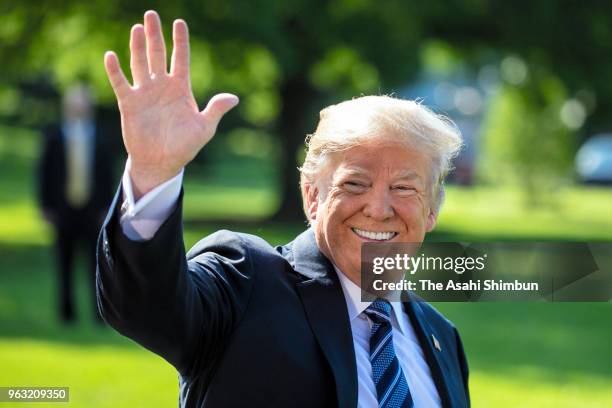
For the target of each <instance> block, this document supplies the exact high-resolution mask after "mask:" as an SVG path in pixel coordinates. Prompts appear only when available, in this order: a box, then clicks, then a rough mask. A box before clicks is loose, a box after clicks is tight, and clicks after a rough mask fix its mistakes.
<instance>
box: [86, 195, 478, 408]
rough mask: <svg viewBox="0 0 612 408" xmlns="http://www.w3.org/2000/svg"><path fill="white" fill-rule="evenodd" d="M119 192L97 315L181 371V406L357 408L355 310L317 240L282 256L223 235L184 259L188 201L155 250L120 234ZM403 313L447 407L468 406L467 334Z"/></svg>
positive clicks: (304, 240)
mask: <svg viewBox="0 0 612 408" xmlns="http://www.w3.org/2000/svg"><path fill="white" fill-rule="evenodd" d="M119 194H120V192H119V193H118V194H117V196H116V197H115V203H114V205H113V207H112V208H111V211H110V213H109V215H108V217H107V219H106V221H105V224H104V227H103V229H102V232H101V235H100V240H99V243H98V251H99V252H98V262H99V269H98V275H97V289H98V306H99V308H100V311H101V312H102V315H103V316H104V318H105V320H106V321H107V322H108V323H109V324H110V325H111V326H113V327H114V328H115V329H117V330H118V331H119V332H120V333H122V334H123V335H125V336H128V337H130V338H131V339H133V340H135V341H136V342H138V343H140V344H141V345H143V346H144V347H146V348H148V349H149V350H151V351H153V352H155V353H157V354H159V355H160V356H162V357H163V358H164V359H166V360H167V361H168V362H170V363H171V364H172V365H173V366H174V367H176V369H177V370H178V372H179V378H180V381H179V384H180V397H179V398H180V406H181V407H330V406H339V407H344V408H348V407H356V406H357V371H356V363H355V353H354V349H353V340H352V335H351V328H350V322H349V318H348V312H347V306H346V302H345V299H344V295H343V292H342V288H341V286H340V282H339V280H338V277H337V275H336V273H335V271H334V268H333V267H332V265H331V264H330V262H329V261H328V260H327V259H326V258H325V256H324V255H323V254H322V253H321V252H320V251H319V249H318V248H317V245H316V243H315V239H314V233H313V232H312V230H307V231H306V232H304V233H302V234H301V235H299V236H298V237H297V238H296V239H295V240H294V241H293V242H291V243H289V244H287V245H285V246H281V247H277V248H273V247H272V246H270V245H269V244H268V243H267V242H265V241H264V240H262V239H261V238H258V237H256V236H253V235H248V234H241V233H235V232H230V231H225V230H223V231H218V232H216V233H214V234H212V235H210V236H208V237H206V238H205V239H203V240H201V241H200V242H199V243H197V244H196V245H195V246H194V247H193V248H192V249H191V250H190V251H189V252H188V253H187V254H185V252H184V246H183V234H182V220H181V207H182V198H181V199H180V200H179V205H178V206H177V208H176V209H175V210H174V212H173V213H172V214H171V216H170V217H169V218H168V219H167V220H166V221H165V223H164V224H163V225H162V226H161V228H160V229H159V230H158V232H157V233H156V235H155V236H154V237H153V238H152V239H151V240H149V241H145V242H136V241H130V240H129V239H127V238H126V237H125V236H124V235H123V233H122V232H121V227H120V225H119V221H118V213H119V209H118V206H119V205H120V202H119V200H118V197H119ZM405 310H406V313H407V314H408V316H409V317H410V321H411V323H412V325H413V326H414V329H415V332H416V334H417V337H418V339H419V341H420V343H421V346H422V348H423V351H424V355H425V358H426V361H427V363H428V364H429V367H430V369H431V373H432V375H433V379H434V382H435V385H436V387H437V389H438V392H439V394H440V397H441V400H442V404H443V406H445V407H465V406H468V405H469V395H468V368H467V363H466V359H465V355H464V352H463V347H462V345H461V341H460V339H459V335H458V333H457V331H456V330H455V328H454V327H453V325H452V324H451V323H450V322H449V321H448V320H446V319H445V318H444V317H443V316H442V315H440V314H439V313H438V312H437V311H436V310H435V309H434V308H433V307H432V306H430V305H428V304H427V303H424V302H408V303H406V304H405ZM432 335H434V336H435V337H436V339H438V341H439V342H440V345H441V351H438V350H437V349H436V348H434V346H433V340H432Z"/></svg>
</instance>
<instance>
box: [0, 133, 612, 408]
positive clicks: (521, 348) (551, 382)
mask: <svg viewBox="0 0 612 408" xmlns="http://www.w3.org/2000/svg"><path fill="white" fill-rule="evenodd" d="M3 135H4V136H3ZM6 135H7V133H6V132H4V133H3V132H2V128H0V386H11V385H14V386H68V387H70V397H71V402H70V403H65V404H62V403H54V404H46V405H48V406H51V407H57V406H73V407H94V408H95V407H140V406H143V407H157V406H175V405H176V404H177V393H178V382H177V376H176V373H175V371H174V370H173V369H172V367H171V366H170V365H169V364H167V363H166V362H165V361H163V360H162V359H161V358H159V357H157V356H155V355H153V354H151V353H149V352H147V351H146V350H144V349H142V348H140V347H139V346H138V345H136V344H134V343H132V342H131V341H130V340H128V339H126V338H123V337H122V336H120V335H118V334H116V333H115V332H114V331H112V330H110V329H108V328H104V327H97V326H96V325H94V324H93V323H92V322H91V321H90V315H91V308H90V302H89V292H88V290H87V288H88V287H87V285H88V281H87V279H86V278H87V277H86V276H85V275H86V274H85V271H84V270H83V269H82V268H80V269H79V270H78V272H79V273H78V274H77V278H78V282H77V289H78V291H77V292H78V303H79V312H80V317H81V322H80V323H79V324H78V325H76V326H74V327H63V326H62V325H60V324H59V323H58V322H57V320H56V317H55V313H54V311H55V310H54V279H53V278H54V261H53V257H52V252H51V249H50V248H49V243H50V242H51V231H50V230H49V228H48V227H47V226H45V225H44V223H43V222H42V221H41V220H40V218H39V217H38V211H37V209H36V206H35V204H34V201H33V191H34V190H33V185H34V180H33V162H34V159H35V157H36V135H33V134H30V133H27V132H21V133H19V132H18V133H17V136H15V133H11V135H12V136H11V137H10V138H8V137H7V136H6ZM238 163H240V164H238ZM211 165H212V166H214V169H215V172H214V173H212V174H208V175H207V176H203V175H202V174H201V172H199V173H200V174H199V175H198V176H197V177H196V176H194V175H193V174H194V173H198V171H194V172H193V173H191V174H190V173H188V178H187V181H186V198H185V209H186V210H185V212H186V219H187V220H188V222H187V225H186V231H185V236H186V242H187V244H188V245H192V244H193V243H195V242H196V241H197V240H198V239H199V238H201V237H202V236H204V235H206V234H208V233H210V232H212V231H214V230H216V229H218V228H222V227H223V228H227V227H229V228H231V229H236V230H242V231H247V232H251V233H255V234H259V235H261V236H263V237H264V238H266V239H268V240H269V241H270V242H271V243H274V244H279V243H283V242H286V241H287V240H289V239H291V237H293V236H295V234H297V233H298V232H299V231H301V230H302V229H303V228H304V223H302V222H296V223H291V224H274V223H269V222H263V221H258V220H260V219H261V217H264V216H266V215H267V214H269V213H270V212H271V211H273V210H274V207H275V205H276V203H277V197H276V194H275V191H274V189H273V188H272V186H273V185H274V179H275V173H274V171H273V165H272V164H271V163H265V162H262V161H257V160H254V159H248V158H243V159H241V158H240V157H231V161H230V160H225V161H223V162H221V163H212V164H211ZM241 166H242V167H241ZM240 169H243V171H242V172H241V171H238V170H240ZM196 170H197V169H196ZM241 175H242V176H241ZM555 200H556V205H555V207H548V208H538V209H526V208H525V207H524V206H523V205H522V204H521V197H520V194H519V192H517V191H513V190H498V189H494V188H491V187H487V188H485V187H481V188H475V189H466V188H457V187H455V188H449V191H448V196H447V202H446V204H445V207H444V210H443V214H442V216H441V219H440V222H439V227H438V230H437V231H438V232H437V233H436V236H435V237H434V238H436V239H457V238H461V239H464V240H472V239H473V240H478V239H500V238H503V239H521V238H523V239H524V238H525V237H530V238H537V239H568V240H582V239H606V240H611V239H612V216H611V215H612V212H611V211H612V191H611V190H609V189H608V190H606V189H600V188H584V187H573V188H568V189H566V190H563V191H560V192H559V193H558V195H557V196H556V199H555ZM218 217H222V218H224V219H235V220H236V221H235V222H232V223H229V224H228V223H227V222H225V223H219V222H217V221H215V219H217V218H218ZM436 306H437V307H438V308H439V309H440V310H441V311H443V313H445V314H446V316H448V317H449V318H450V319H451V320H452V321H453V322H454V323H455V324H456V325H457V327H458V328H459V330H460V332H461V334H462V336H463V341H464V346H465V348H466V352H467V355H468V359H469V363H470V368H471V377H470V383H471V392H472V399H473V405H474V406H476V407H610V406H612V364H611V363H612V349H611V348H610V341H611V340H612V304H611V303H599V304H597V303H518V302H517V303H475V304H462V303H444V304H437V305H436ZM46 405H45V404H35V405H32V406H37V407H38V406H46ZM2 406H9V405H8V404H2V403H0V408H1V407H2ZM19 406H28V404H21V405H19Z"/></svg>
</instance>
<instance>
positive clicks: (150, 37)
mask: <svg viewBox="0 0 612 408" xmlns="http://www.w3.org/2000/svg"><path fill="white" fill-rule="evenodd" d="M144 27H145V35H146V38H147V57H148V58H149V70H150V71H151V74H153V75H162V74H165V73H166V45H165V44H164V35H163V34H162V30H161V21H160V20H159V15H158V14H157V13H156V12H155V11H152V10H149V11H147V12H146V13H145V16H144Z"/></svg>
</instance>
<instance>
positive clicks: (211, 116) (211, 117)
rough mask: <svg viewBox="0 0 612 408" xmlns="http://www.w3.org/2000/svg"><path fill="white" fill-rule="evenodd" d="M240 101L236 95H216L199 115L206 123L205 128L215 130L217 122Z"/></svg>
mask: <svg viewBox="0 0 612 408" xmlns="http://www.w3.org/2000/svg"><path fill="white" fill-rule="evenodd" d="M239 101H240V100H239V99H238V97H237V96H236V95H232V94H229V93H222V94H217V95H215V96H213V97H212V99H211V100H210V101H209V102H208V105H206V108H205V109H204V110H203V111H202V112H201V113H200V114H201V116H202V118H203V119H204V120H205V121H206V126H210V127H212V128H213V129H216V128H217V125H218V124H219V121H220V120H221V118H222V117H223V115H225V114H226V113H227V112H228V111H229V110H230V109H232V108H233V107H234V106H236V105H238V102H239Z"/></svg>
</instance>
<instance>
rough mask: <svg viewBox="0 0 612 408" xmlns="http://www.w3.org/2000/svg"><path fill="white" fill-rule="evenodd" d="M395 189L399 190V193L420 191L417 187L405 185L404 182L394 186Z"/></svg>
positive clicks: (408, 193)
mask: <svg viewBox="0 0 612 408" xmlns="http://www.w3.org/2000/svg"><path fill="white" fill-rule="evenodd" d="M393 190H395V191H397V192H398V193H400V194H402V195H412V194H416V193H418V190H417V189H416V187H413V186H409V185H404V184H402V185H398V186H393Z"/></svg>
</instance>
